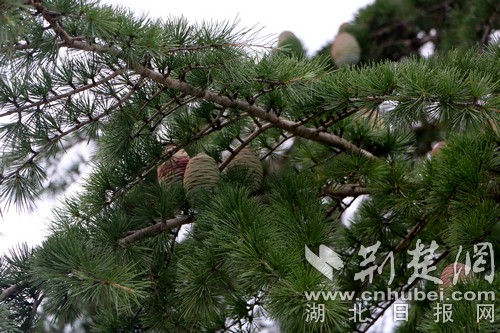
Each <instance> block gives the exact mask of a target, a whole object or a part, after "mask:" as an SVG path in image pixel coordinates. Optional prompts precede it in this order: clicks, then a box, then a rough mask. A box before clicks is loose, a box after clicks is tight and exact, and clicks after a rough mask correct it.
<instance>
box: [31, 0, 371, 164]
mask: <svg viewBox="0 0 500 333" xmlns="http://www.w3.org/2000/svg"><path fill="white" fill-rule="evenodd" d="M33 5H34V6H35V8H37V9H38V10H39V11H40V12H41V13H42V15H43V17H44V18H45V20H47V22H49V24H50V25H51V27H52V29H53V30H54V32H55V33H56V34H57V35H58V36H59V37H60V38H61V39H62V40H63V41H64V42H65V44H67V45H65V46H67V47H70V48H75V49H78V50H83V51H89V52H105V53H109V54H112V55H115V56H120V51H119V50H117V49H113V48H110V47H105V46H102V45H99V44H92V45H90V44H87V43H85V42H82V41H80V39H77V38H72V37H71V36H70V35H69V34H68V33H67V32H66V31H65V30H64V29H63V28H61V26H60V25H59V23H58V22H57V20H55V19H54V18H53V17H52V16H51V15H50V13H48V12H47V10H46V9H44V8H43V6H42V5H41V4H40V3H38V2H34V3H33ZM124 61H126V62H127V65H128V67H129V68H130V69H131V70H133V71H135V72H136V73H138V74H140V75H142V76H144V77H147V78H149V79H151V80H153V81H155V82H158V83H161V84H163V85H165V86H166V87H167V88H170V89H174V90H177V91H180V92H183V93H185V94H187V95H190V96H193V97H197V98H200V99H204V100H206V101H209V102H213V103H216V104H219V105H221V106H223V107H226V108H233V109H238V110H242V111H245V112H247V113H248V114H249V115H251V116H254V117H257V118H260V119H262V120H265V121H267V122H269V123H271V124H273V125H274V126H276V127H278V128H281V129H284V130H286V131H288V132H290V133H292V134H294V135H296V136H300V137H303V138H305V139H310V140H312V141H316V142H321V143H324V144H327V145H331V146H334V147H337V148H339V149H342V150H344V151H349V152H353V153H356V154H360V155H364V156H366V157H368V158H376V157H375V156H374V155H373V154H372V153H370V152H369V151H366V150H364V149H361V148H359V147H357V146H356V145H354V144H352V143H351V142H349V141H347V140H345V139H343V138H341V137H339V136H337V135H334V134H331V133H325V132H318V131H317V130H316V129H315V128H308V127H305V126H303V125H301V124H300V123H296V122H293V121H290V120H286V119H282V118H280V117H278V116H277V115H275V114H273V113H270V112H267V111H266V110H264V109H262V108H260V107H258V106H256V105H253V104H250V103H248V102H246V101H241V100H233V99H231V98H229V97H227V96H221V95H219V94H217V93H215V92H211V91H207V90H203V89H200V88H198V87H195V86H192V85H190V84H188V83H185V82H182V81H180V80H177V79H173V78H170V77H166V76H164V75H162V74H161V73H159V72H156V71H154V70H152V69H149V68H147V67H145V66H143V65H142V64H140V63H139V62H138V61H134V60H130V59H124Z"/></svg>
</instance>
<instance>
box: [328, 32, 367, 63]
mask: <svg viewBox="0 0 500 333" xmlns="http://www.w3.org/2000/svg"><path fill="white" fill-rule="evenodd" d="M331 54H332V58H333V62H334V63H335V65H337V66H339V67H340V66H342V65H351V64H357V63H358V62H359V59H360V57H361V47H360V46H359V43H358V41H357V40H356V38H355V37H354V36H353V35H351V34H350V33H348V32H345V31H343V32H339V34H338V35H337V37H336V38H335V40H334V41H333V43H332V48H331Z"/></svg>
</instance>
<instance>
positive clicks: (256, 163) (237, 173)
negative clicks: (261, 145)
mask: <svg viewBox="0 0 500 333" xmlns="http://www.w3.org/2000/svg"><path fill="white" fill-rule="evenodd" d="M226 172H227V174H228V175H229V177H231V178H238V179H239V180H243V182H244V183H245V185H246V186H248V188H249V189H250V190H251V191H256V190H258V189H259V188H260V187H261V185H262V180H263V179H264V170H263V168H262V163H261V162H260V159H259V156H258V155H257V153H256V152H255V151H254V150H253V149H252V148H250V147H245V148H243V149H242V150H241V151H240V152H239V153H238V155H236V156H235V157H234V159H233V160H231V162H230V163H229V164H228V166H227V169H226Z"/></svg>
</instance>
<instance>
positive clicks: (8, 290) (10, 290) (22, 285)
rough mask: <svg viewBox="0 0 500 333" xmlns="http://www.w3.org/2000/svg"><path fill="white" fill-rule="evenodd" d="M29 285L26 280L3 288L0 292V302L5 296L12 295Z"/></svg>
mask: <svg viewBox="0 0 500 333" xmlns="http://www.w3.org/2000/svg"><path fill="white" fill-rule="evenodd" d="M28 285H29V283H28V282H27V281H22V282H19V283H17V284H13V285H12V286H10V287H8V288H6V289H4V290H3V291H2V293H1V294H0V302H3V301H4V300H6V299H7V298H9V297H11V296H14V295H15V294H17V293H18V292H20V291H21V290H23V289H24V288H26V287H27V286H28Z"/></svg>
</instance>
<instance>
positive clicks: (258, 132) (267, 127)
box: [219, 123, 273, 171]
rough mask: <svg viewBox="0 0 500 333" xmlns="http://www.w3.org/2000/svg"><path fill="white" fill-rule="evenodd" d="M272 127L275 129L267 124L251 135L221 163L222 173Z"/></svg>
mask: <svg viewBox="0 0 500 333" xmlns="http://www.w3.org/2000/svg"><path fill="white" fill-rule="evenodd" d="M271 127H273V125H272V124H269V123H268V124H265V125H263V126H261V127H259V128H258V129H257V130H255V131H254V132H253V133H252V134H250V135H249V136H248V138H246V139H245V141H244V142H243V143H241V144H240V145H239V146H238V147H237V148H236V149H235V150H234V151H233V152H232V154H231V155H229V156H228V157H227V158H226V159H225V160H224V162H222V163H221V165H220V166H219V170H220V171H223V170H224V169H225V168H226V166H227V165H228V164H229V162H231V160H232V159H233V158H234V157H235V156H236V155H237V154H238V153H239V152H240V151H242V150H243V148H245V147H246V146H247V145H249V144H250V142H252V140H254V139H255V138H257V137H258V136H259V135H260V134H262V133H264V132H265V131H266V130H268V129H270V128H271Z"/></svg>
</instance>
